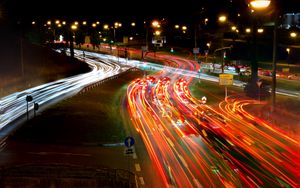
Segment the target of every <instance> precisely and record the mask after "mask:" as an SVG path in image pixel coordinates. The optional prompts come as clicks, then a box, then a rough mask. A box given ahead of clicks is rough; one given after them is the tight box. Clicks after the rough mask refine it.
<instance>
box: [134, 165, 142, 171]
mask: <svg viewBox="0 0 300 188" xmlns="http://www.w3.org/2000/svg"><path fill="white" fill-rule="evenodd" d="M134 166H135V170H136V171H137V172H140V171H141V166H140V164H139V163H135V165H134Z"/></svg>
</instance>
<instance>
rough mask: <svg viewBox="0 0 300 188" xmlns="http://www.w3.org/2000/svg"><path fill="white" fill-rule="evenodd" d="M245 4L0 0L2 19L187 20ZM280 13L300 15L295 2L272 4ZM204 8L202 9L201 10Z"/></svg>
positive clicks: (237, 0)
mask: <svg viewBox="0 0 300 188" xmlns="http://www.w3.org/2000/svg"><path fill="white" fill-rule="evenodd" d="M246 2H247V0H184V1H178V0H148V1H147V0H105V1H104V0H83V1H82V2H78V1H74V0H72V1H71V0H0V13H1V14H0V16H1V17H2V19H12V18H13V19H36V18H37V17H38V18H45V19H47V18H57V17H60V18H62V17H63V18H70V19H78V18H82V19H86V18H112V19H114V18H120V17H126V16H128V17H131V18H132V17H138V18H141V17H143V18H145V17H156V16H160V17H164V16H165V17H172V18H176V19H182V20H189V19H193V18H194V17H195V16H199V15H201V14H203V15H214V14H219V13H220V12H227V13H229V14H235V13H236V12H239V11H240V12H243V11H244V10H245V8H246ZM273 2H276V3H277V6H278V7H280V9H281V10H282V11H284V12H300V8H297V7H299V6H297V0H276V1H275V0H273ZM203 8H204V9H203Z"/></svg>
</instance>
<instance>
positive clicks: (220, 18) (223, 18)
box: [215, 15, 227, 74]
mask: <svg viewBox="0 0 300 188" xmlns="http://www.w3.org/2000/svg"><path fill="white" fill-rule="evenodd" d="M218 20H219V22H220V23H225V22H226V21H227V17H226V16H225V15H221V16H219V19H218ZM224 33H225V31H224V28H223V27H222V33H221V34H222V37H221V48H220V49H222V50H224ZM225 49H226V48H225ZM216 51H217V50H215V52H216ZM224 53H225V51H224V52H223V53H222V54H221V55H222V57H221V58H222V62H221V68H222V74H223V73H224Z"/></svg>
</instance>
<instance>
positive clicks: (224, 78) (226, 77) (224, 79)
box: [219, 74, 233, 99]
mask: <svg viewBox="0 0 300 188" xmlns="http://www.w3.org/2000/svg"><path fill="white" fill-rule="evenodd" d="M232 84H233V75H232V74H219V85H223V86H225V99H226V97H227V86H228V85H232Z"/></svg>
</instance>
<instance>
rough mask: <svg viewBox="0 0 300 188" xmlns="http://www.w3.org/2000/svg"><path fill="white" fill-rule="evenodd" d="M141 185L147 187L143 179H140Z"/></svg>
mask: <svg viewBox="0 0 300 188" xmlns="http://www.w3.org/2000/svg"><path fill="white" fill-rule="evenodd" d="M139 179H140V183H141V185H145V181H144V178H143V177H139Z"/></svg>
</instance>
